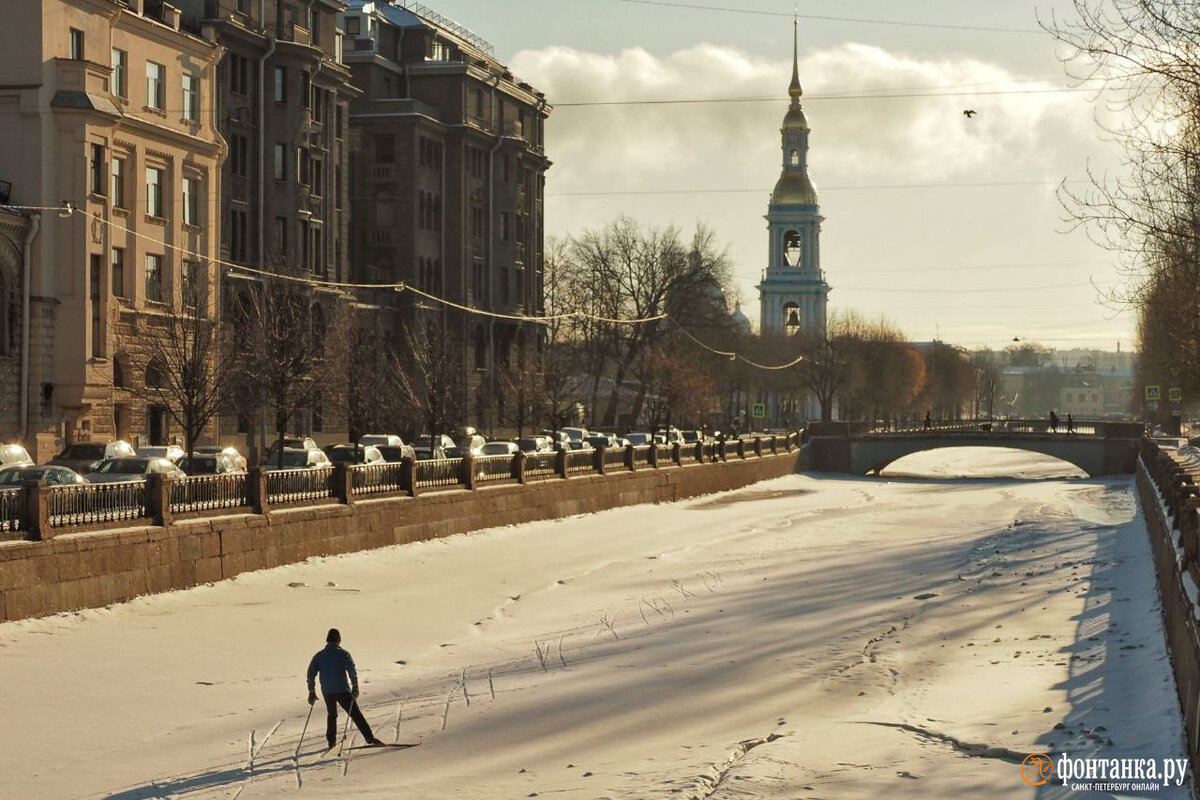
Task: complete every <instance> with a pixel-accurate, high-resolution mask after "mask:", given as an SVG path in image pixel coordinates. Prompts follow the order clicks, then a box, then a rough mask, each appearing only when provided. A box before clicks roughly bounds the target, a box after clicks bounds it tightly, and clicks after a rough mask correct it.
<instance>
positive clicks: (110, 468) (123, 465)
mask: <svg viewBox="0 0 1200 800" xmlns="http://www.w3.org/2000/svg"><path fill="white" fill-rule="evenodd" d="M149 464H150V462H149V461H148V460H147V459H144V458H111V459H109V460H108V461H105V462H104V463H103V464H101V465H100V466H99V467H98V468H97V469H96V472H101V473H105V474H109V475H141V474H143V473H145V472H146V467H147V466H149Z"/></svg>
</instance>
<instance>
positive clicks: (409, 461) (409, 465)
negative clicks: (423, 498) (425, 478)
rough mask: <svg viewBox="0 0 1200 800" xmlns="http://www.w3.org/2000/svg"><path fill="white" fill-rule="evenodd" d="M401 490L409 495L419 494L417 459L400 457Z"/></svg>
mask: <svg viewBox="0 0 1200 800" xmlns="http://www.w3.org/2000/svg"><path fill="white" fill-rule="evenodd" d="M400 490H401V491H403V492H404V493H405V494H407V495H408V496H409V497H416V496H417V460H416V459H415V458H409V457H408V456H403V457H401V459H400Z"/></svg>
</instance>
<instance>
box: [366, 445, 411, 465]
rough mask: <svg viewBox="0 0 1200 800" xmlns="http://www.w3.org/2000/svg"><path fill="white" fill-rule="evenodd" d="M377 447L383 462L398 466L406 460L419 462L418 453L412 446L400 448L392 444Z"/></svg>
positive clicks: (401, 446)
mask: <svg viewBox="0 0 1200 800" xmlns="http://www.w3.org/2000/svg"><path fill="white" fill-rule="evenodd" d="M375 446H376V447H378V448H379V454H380V455H381V456H383V460H384V461H386V462H388V463H393V464H397V463H399V462H401V461H403V460H404V459H406V458H408V459H411V460H413V461H416V460H417V452H416V451H415V450H413V446H412V445H411V444H404V445H400V446H398V447H397V446H396V445H390V444H378V445H375Z"/></svg>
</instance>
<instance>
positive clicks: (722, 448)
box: [714, 439, 729, 461]
mask: <svg viewBox="0 0 1200 800" xmlns="http://www.w3.org/2000/svg"><path fill="white" fill-rule="evenodd" d="M717 459H720V460H721V461H728V460H729V442H727V441H725V440H724V439H722V440H721V441H719V442H717ZM717 459H714V460H717Z"/></svg>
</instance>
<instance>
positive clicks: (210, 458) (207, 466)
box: [176, 448, 246, 475]
mask: <svg viewBox="0 0 1200 800" xmlns="http://www.w3.org/2000/svg"><path fill="white" fill-rule="evenodd" d="M176 465H177V466H178V467H179V468H180V469H181V470H183V471H184V472H186V473H187V474H188V475H229V474H234V473H241V472H245V471H246V459H244V458H242V456H241V454H240V453H238V451H236V450H233V449H232V448H230V449H228V450H219V451H218V452H216V453H201V452H196V453H193V454H192V455H191V457H190V458H189V457H188V456H184V457H183V458H181V459H179V461H177V462H176Z"/></svg>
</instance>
